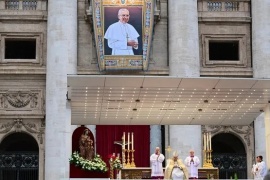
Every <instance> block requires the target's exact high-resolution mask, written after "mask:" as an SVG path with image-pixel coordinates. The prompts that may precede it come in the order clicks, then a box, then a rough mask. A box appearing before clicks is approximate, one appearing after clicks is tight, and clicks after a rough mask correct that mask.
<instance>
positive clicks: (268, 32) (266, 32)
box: [251, 0, 270, 78]
mask: <svg viewBox="0 0 270 180" xmlns="http://www.w3.org/2000/svg"><path fill="white" fill-rule="evenodd" d="M251 7H252V13H251V14H252V55H253V58H252V60H253V75H254V78H270V71H269V67H270V58H269V57H270V51H269V47H270V21H269V17H270V1H269V0H260V1H256V0H252V1H251Z"/></svg>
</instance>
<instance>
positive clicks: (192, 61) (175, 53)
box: [167, 0, 202, 161]
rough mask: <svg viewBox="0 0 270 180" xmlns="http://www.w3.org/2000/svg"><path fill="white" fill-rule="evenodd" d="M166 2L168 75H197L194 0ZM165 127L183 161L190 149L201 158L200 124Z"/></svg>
mask: <svg viewBox="0 0 270 180" xmlns="http://www.w3.org/2000/svg"><path fill="white" fill-rule="evenodd" d="M168 3H169V66H170V76H178V77H199V76H200V61H199V32H198V11H197V0H177V1H168ZM168 128H169V130H168V132H169V137H170V139H169V141H170V144H169V145H170V146H171V148H172V149H173V150H177V151H178V152H179V157H180V158H182V159H183V160H184V158H185V157H186V156H188V155H189V150H190V149H194V151H195V155H196V156H198V157H199V158H200V160H201V161H202V159H201V155H202V148H201V126H200V125H192V126H191V125H185V126H183V125H171V126H169V127H168ZM171 154H172V153H171ZM167 158H168V157H167Z"/></svg>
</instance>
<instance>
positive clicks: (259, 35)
mask: <svg viewBox="0 0 270 180" xmlns="http://www.w3.org/2000/svg"><path fill="white" fill-rule="evenodd" d="M251 7H252V55H253V74H254V78H270V71H269V67H270V58H269V57H270V51H269V47H270V21H269V17H270V1H269V0H260V1H256V0H252V1H251ZM265 110H266V111H267V112H268V109H267V108H266V109H265ZM266 111H265V113H263V114H262V115H261V116H259V117H257V119H256V120H255V121H254V126H255V156H257V155H262V156H263V157H264V159H265V160H267V161H268V165H269V163H270V154H268V151H269V147H268V146H267V145H266V140H269V138H268V137H267V136H268V135H269V132H270V127H269V126H266V124H267V123H269V122H268V121H269V116H270V115H269V113H266ZM267 138H268V139H267ZM268 167H269V166H268Z"/></svg>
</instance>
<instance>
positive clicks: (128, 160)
mask: <svg viewBox="0 0 270 180" xmlns="http://www.w3.org/2000/svg"><path fill="white" fill-rule="evenodd" d="M126 151H127V164H126V168H130V167H131V164H130V158H129V153H130V150H126Z"/></svg>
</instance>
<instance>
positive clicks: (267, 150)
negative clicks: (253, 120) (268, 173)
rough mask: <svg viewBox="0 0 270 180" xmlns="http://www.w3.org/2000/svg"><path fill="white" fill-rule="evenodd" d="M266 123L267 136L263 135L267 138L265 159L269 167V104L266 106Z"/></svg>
mask: <svg viewBox="0 0 270 180" xmlns="http://www.w3.org/2000/svg"><path fill="white" fill-rule="evenodd" d="M264 125H265V138H264V137H262V138H263V139H264V140H265V151H266V156H265V157H264V161H265V162H266V163H267V167H268V169H269V167H270V152H269V149H270V105H269V104H268V105H267V106H266V107H265V108H264Z"/></svg>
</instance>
